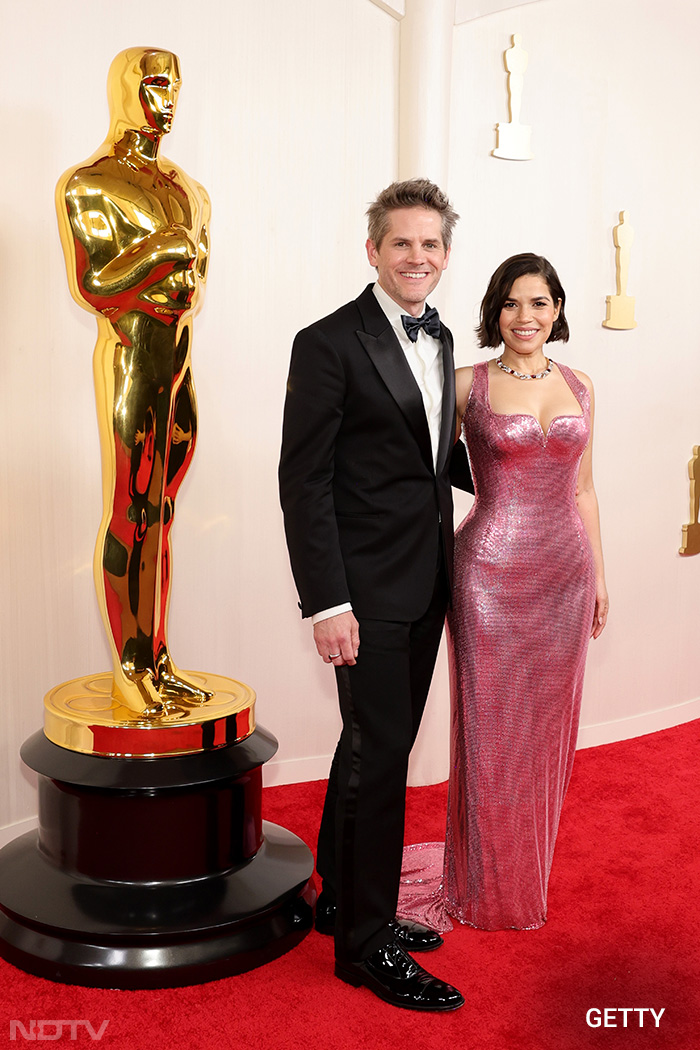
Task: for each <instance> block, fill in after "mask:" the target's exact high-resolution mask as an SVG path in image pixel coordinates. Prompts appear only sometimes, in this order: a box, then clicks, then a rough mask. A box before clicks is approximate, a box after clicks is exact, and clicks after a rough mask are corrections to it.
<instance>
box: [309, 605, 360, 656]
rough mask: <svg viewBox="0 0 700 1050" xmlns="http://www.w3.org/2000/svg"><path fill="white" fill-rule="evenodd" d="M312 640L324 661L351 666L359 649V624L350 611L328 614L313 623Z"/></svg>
mask: <svg viewBox="0 0 700 1050" xmlns="http://www.w3.org/2000/svg"><path fill="white" fill-rule="evenodd" d="M314 641H315V642H316V648H317V649H318V655H319V656H320V657H322V659H323V660H324V662H325V663H327V664H333V666H334V667H343V666H344V665H345V664H347V665H348V666H349V667H352V665H353V664H354V663H355V658H356V657H357V654H358V652H359V649H360V625H359V624H358V622H357V620H356V619H355V617H354V616H353V614H352V613H351V612H344V613H339V614H338V615H337V616H329V617H328V619H327V620H321V622H320V623H317V624H315V625H314Z"/></svg>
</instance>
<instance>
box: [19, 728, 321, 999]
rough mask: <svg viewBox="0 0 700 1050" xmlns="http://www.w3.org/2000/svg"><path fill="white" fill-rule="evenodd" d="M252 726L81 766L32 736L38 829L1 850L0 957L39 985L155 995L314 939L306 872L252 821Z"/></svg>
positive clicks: (261, 742) (307, 866)
mask: <svg viewBox="0 0 700 1050" xmlns="http://www.w3.org/2000/svg"><path fill="white" fill-rule="evenodd" d="M276 750H277V741H276V740H275V738H274V737H273V736H272V735H271V734H270V733H268V732H267V731H266V730H264V729H263V728H262V727H258V728H257V729H256V730H255V731H254V732H252V734H251V735H249V736H247V737H246V738H245V739H243V740H240V741H239V742H237V743H232V744H228V745H225V746H222V747H217V748H214V749H213V750H209V751H204V752H200V753H196V754H183V755H177V756H173V757H153V758H143V757H141V758H122V757H101V756H98V755H94V754H92V755H88V754H82V753H78V752H75V751H71V750H69V749H68V748H65V747H60V746H58V745H56V744H54V743H52V742H51V741H50V740H48V739H47V737H46V736H45V735H44V733H43V732H38V733H36V734H34V736H32V737H30V739H29V740H27V741H26V743H25V744H24V746H23V748H22V758H23V760H24V762H25V763H26V764H27V765H28V766H29V767H30V768H31V769H33V770H35V771H36V772H37V773H38V775H39V827H38V830H37V831H33V832H29V833H28V834H26V835H23V836H21V837H19V838H17V839H15V840H14V841H13V842H11V843H10V844H9V845H7V846H6V847H5V848H4V849H3V850H1V851H0V955H2V956H3V957H4V958H5V959H7V960H8V961H9V962H11V963H13V964H14V965H16V966H18V967H19V968H20V969H23V970H26V971H27V972H29V973H33V974H37V975H38V976H40V977H45V978H49V979H50V980H55V981H61V982H65V983H70V984H79V985H87V986H90V987H100V988H160V987H174V986H178V985H187V984H196V983H200V982H202V981H209V980H214V979H216V978H221V977H226V976H229V975H231V974H236V973H241V972H244V971H246V970H249V969H252V968H253V967H255V966H259V965H261V964H262V963H265V962H267V961H269V960H270V959H274V958H276V957H277V956H279V955H282V954H283V953H284V952H286V951H288V950H289V949H290V948H292V947H293V946H294V945H296V944H297V943H298V942H299V941H300V940H302V938H303V937H304V936H305V935H306V933H307V932H308V931H309V929H310V928H311V923H312V907H313V903H314V898H315V889H314V886H313V881H312V873H313V858H312V855H311V852H310V851H309V849H308V847H307V846H306V845H305V844H304V843H303V842H302V841H301V840H300V839H299V838H297V837H296V836H295V835H293V834H291V832H289V831H286V830H285V829H284V828H280V827H278V826H277V825H275V824H269V823H267V822H263V820H262V815H261V796H262V765H263V763H264V762H266V761H267V760H268V759H269V758H271V757H272V755H273V754H274V753H275V751H276Z"/></svg>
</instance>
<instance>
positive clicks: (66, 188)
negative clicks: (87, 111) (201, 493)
mask: <svg viewBox="0 0 700 1050" xmlns="http://www.w3.org/2000/svg"><path fill="white" fill-rule="evenodd" d="M180 83H181V81H180V67H179V62H178V58H177V56H176V55H174V54H171V53H170V52H168V51H162V50H159V49H156V48H130V49H128V50H126V51H122V52H121V53H120V54H119V55H117V56H116V58H115V59H114V61H113V62H112V65H111V67H110V70H109V76H108V95H109V104H110V114H111V122H110V128H109V134H108V136H107V139H106V140H105V142H104V143H103V144H102V145H101V146H100V147H99V149H98V150H97V152H96V153H95V154H93V156H92V157H90V159H89V160H87V161H86V162H85V163H83V164H81V165H79V166H78V167H74V168H71V169H70V170H69V171H67V172H66V173H65V174H64V175H63V177H62V178H61V179H60V180H59V183H58V186H57V188H56V206H57V212H58V222H59V231H60V235H61V242H62V245H63V250H64V254H65V258H66V265H67V269H68V281H69V284H70V290H71V293H72V295H73V298H74V299H75V301H76V302H77V303H78V305H79V306H81V307H83V308H85V309H86V310H89V311H90V312H91V313H93V314H94V315H95V316H96V319H97V343H96V346H95V352H94V359H93V363H94V378H95V390H96V399H97V414H98V421H99V430H100V444H101V450H102V489H103V516H102V523H101V525H100V529H99V533H98V538H97V545H96V550H95V562H94V575H95V585H96V589H97V598H98V602H99V606H100V611H101V614H102V619H103V622H104V625H105V628H106V631H107V635H108V638H109V642H110V647H111V650H112V657H113V675H112V676H111V678H110V677H109V676H104V675H101V676H93V677H92V678H89V679H81V680H79V681H77V682H73V683H67V684H66V685H65V686H59V687H58V688H57V689H56V690H52V692H51V694H49V697H47V704H46V706H47V712H48V715H47V725H46V731H47V734H48V735H49V736H50V738H51V739H53V740H54V741H55V742H56V743H60V744H63V745H64V746H68V747H71V746H73V747H75V748H76V749H78V750H95V751H98V752H100V753H114V752H113V751H112V750H111V747H112V745H111V744H108V743H106V741H105V740H104V739H103V741H102V745H100V744H99V742H97V741H96V739H95V733H94V731H93V728H94V727H93V725H92V724H93V722H94V718H95V715H96V714H99V715H100V717H101V718H104V719H106V721H107V723H108V725H109V726H110V727H111V726H119V727H122V728H123V727H125V726H128V727H129V728H131V729H135V728H140V729H145V730H146V731H148V732H147V736H146V737H145V738H144V743H143V746H146V747H147V748H149V749H150V750H148V751H147V752H141V751H140V750H139V749H138V748H137V751H136V753H162V751H161V747H160V746H157V742H156V735H157V734H155V733H154V732H153V730H154V729H156V728H158V729H166V728H173V727H178V728H179V729H180V730H182V728H183V727H184V726H186V725H187V726H190V727H192V726H201V725H202V724H204V723H208V722H210V721H211V720H212V719H213V720H220V719H221V718H222V717H223V718H224V722H225V723H226V720H227V719H229V717H230V715H231V712H232V711H233V712H234V714H236V715H238V721H239V722H240V721H241V718H240V709H241V705H242V706H243V707H244V708H245V709H246V710H248V712H249V715H250V717H249V718H248V722H249V726H248V731H252V728H253V725H252V700H251V696H252V692H251V691H250V690H249V689H248V687H243V686H241V684H240V683H235V682H232V681H231V680H230V679H222V678H220V677H218V676H212V675H204V674H192V673H189V674H184V673H183V672H181V671H180V670H178V668H177V667H176V666H175V663H174V662H173V659H172V657H171V655H170V650H169V647H168V639H167V624H168V606H169V600H170V586H171V573H172V557H171V544H170V532H171V529H172V525H173V516H174V511H175V499H176V496H177V492H178V490H179V488H180V485H181V484H182V480H183V478H184V476H185V474H186V472H187V469H188V467H189V465H190V462H191V459H192V455H193V453H194V447H195V441H196V433H197V408H196V401H195V393H194V385H193V381H192V365H191V351H192V328H193V317H194V315H195V313H196V312H197V310H198V309H199V307H200V306H201V302H202V296H203V292H204V283H205V279H206V273H207V257H208V248H209V242H208V233H207V225H208V222H209V216H210V203H209V198H208V196H207V194H206V192H205V190H204V189H203V187H202V186H200V185H199V183H197V182H195V181H194V180H193V179H191V178H190V177H189V176H188V175H186V174H185V173H184V172H183V171H182V170H181V169H180V168H178V167H177V166H176V165H175V164H173V163H172V161H170V160H166V159H165V158H164V157H163V156H162V155H161V153H160V146H161V140H162V138H163V136H164V135H166V134H167V133H168V132H169V131H170V128H171V125H172V121H173V116H174V113H175V106H176V103H177V97H178V93H179V91H180ZM241 691H242V692H241ZM87 723H89V724H90V726H91V730H90V731H91V732H92V738H88V739H87V741H86V739H85V733H84V729H85V725H86V724H87ZM76 726H77V727H78V730H79V731H76ZM211 730H212V727H211V726H208V727H207V731H206V733H204V734H203V735H204V736H207V738H209V737H210V736H211ZM229 730H230V726H226V725H224V728H223V730H222V732H223V736H225V737H226V739H227V740H228V741H229V742H230V739H229V737H230V733H229ZM97 735H98V736H101V737H102V738H104V737H105V731H104V727H103V729H102V732H101V733H98V734H97ZM108 735H110V734H108ZM141 735H142V736H143V734H141ZM161 736H163V738H164V740H169V743H167V744H166V743H164V744H163V745H161V746H162V747H164V748H165V749H166V752H168V753H170V748H171V747H174V748H175V751H176V752H178V751H180V750H182V749H183V748H181V747H180V746H178V745H177V744H176V743H175V742H174V738H173V734H172V733H170V734H168V733H161ZM131 737H134V738H136V734H134V733H132V734H131V735H130V738H129V739H131ZM111 738H112V737H111V735H110V739H111ZM186 739H187V748H190V747H192V746H194V747H197V746H201V745H197V744H196V742H195V744H194V745H193V740H195V741H196V738H195V737H193V735H192V733H189V734H186ZM105 745H106V746H107V751H106V752H105V751H104V746H105ZM187 748H185V749H187ZM154 749H155V750H154Z"/></svg>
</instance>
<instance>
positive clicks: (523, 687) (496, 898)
mask: <svg viewBox="0 0 700 1050" xmlns="http://www.w3.org/2000/svg"><path fill="white" fill-rule="evenodd" d="M558 367H559V368H560V370H561V373H562V375H563V376H564V378H565V379H566V381H567V383H568V384H569V386H570V387H571V389H572V390H573V393H574V394H575V396H576V399H577V400H578V402H579V404H580V405H581V414H580V415H562V416H557V417H555V419H554V420H553V421H552V423H551V425H550V427H549V430H548V432H547V434H545V433H544V432H543V430H542V428H541V426H540V424H539V422H538V421H537V420H536V419H535V418H534V417H533V416H529V415H519V414H518V415H497V414H495V413H494V412H493V411H492V410H491V407H490V404H489V393H488V364H487V362H482V363H481V364H478V365H476V366H475V368H474V382H473V385H472V391H471V394H470V397H469V402H468V405H467V410H466V412H465V416H464V419H463V421H462V433H463V436H464V438H465V440H466V442H467V446H468V448H469V455H470V460H471V464H472V471H473V474H474V481H475V488H476V499H475V502H474V506H473V508H472V510H471V512H470V513H469V515H468V516H467V518H465V520H464V521H463V522H462V524H461V525H460V526H459V528H458V529H457V532H456V534H455V581H454V598H453V609H452V611H451V613H450V614H449V615H448V652H449V658H450V676H451V688H452V716H451V761H450V784H449V799H448V814H447V830H446V843H445V850H444V872H443V873H440V872H439V864H440V861H441V860H442V853H441V851H440V849H439V845H437V846H436V844H435V843H424V844H421V845H419V846H413V847H407V850H406V851H405V854H404V870H403V872H402V885H401V895H400V901H399V909H398V914H400V915H403V916H406V917H411V918H417V919H422V920H423V921H425V922H430V921H432V923H433V926H434V928H440V929H442V930H444V929H447V928H449V927H450V925H451V924H450V922H449V918H448V917H447V916H448V915H451V916H453V917H455V918H457V919H458V920H460V921H461V922H464V923H468V924H470V925H472V926H476V927H479V928H480V929H484V930H501V929H508V928H515V929H536V928H537V927H538V926H541V925H542V924H543V923H544V922H545V920H546V914H547V885H548V882H549V874H550V870H551V866H552V856H553V853H554V845H555V841H556V835H557V830H558V827H559V817H560V813H561V808H562V803H563V801H564V795H565V793H566V789H567V787H568V783H569V778H570V776H571V769H572V765H573V759H574V750H575V747H576V736H577V731H578V721H579V710H580V704H581V692H582V688H583V673H584V665H585V660H586V651H587V648H588V640H589V636H590V631H591V626H592V622H593V612H594V606H595V574H594V566H593V556H592V552H591V547H590V543H589V541H588V537H587V534H586V531H585V528H584V525H583V522H582V521H581V518H580V516H579V513H578V510H577V508H576V503H575V492H576V481H577V476H578V467H579V463H580V459H581V456H582V454H583V451H584V449H585V447H586V445H587V443H588V438H589V434H590V397H589V394H588V390H587V389H586V387H585V386H584V385H583V384H582V383H581V382H580V381H579V380H578V379H577V378H576V376H575V375H574V373H573V372H572V371H571V370H570V369H569V368H566V367H565V366H563V365H560V366H558ZM440 874H442V878H440ZM446 913H447V914H446Z"/></svg>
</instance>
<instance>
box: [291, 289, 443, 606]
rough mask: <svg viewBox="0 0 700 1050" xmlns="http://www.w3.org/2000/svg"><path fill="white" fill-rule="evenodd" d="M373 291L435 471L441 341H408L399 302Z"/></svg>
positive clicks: (424, 336)
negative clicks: (414, 388)
mask: <svg viewBox="0 0 700 1050" xmlns="http://www.w3.org/2000/svg"><path fill="white" fill-rule="evenodd" d="M373 291H374V294H375V296H376V299H377V302H378V303H379V305H380V306H381V308H382V310H383V312H384V313H385V314H386V316H387V319H388V320H389V321H390V322H391V326H392V328H393V329H394V332H395V334H396V338H397V339H398V341H399V343H400V345H401V349H402V350H403V352H404V354H405V356H406V360H407V362H408V365H409V367H410V369H411V372H412V373H413V376H414V378H415V380H416V383H417V384H418V389H419V390H420V392H421V397H422V398H423V407H424V408H425V415H426V419H427V420H428V427H429V429H430V444H431V446H432V450H433V468H434V469H435V470H437V457H438V446H439V443H440V425H441V423H442V388H443V384H444V382H445V375H444V372H443V367H442V343H441V342H440V340H439V339H435V338H434V337H433V336H432V335H428V333H427V332H426V331H425V330H424V329H422V328H421V329H419V331H418V338H417V340H416V341H415V343H413V342H411V340H410V339H409V338H408V335H407V334H406V329H405V328H404V326H403V322H402V320H401V315H402V314H404V313H405V312H406V311H405V310H402V309H401V307H400V306H399V304H398V303H397V302H396V301H395V300H394V299H392V298H391V296H390V295H389V294H388V293H387V292H385V291H384V289H383V288H382V287H381V285H380V284H379V282H377V283H376V284H375V285H374V288H373ZM351 610H352V605H351V603H350V602H343V604H342V605H334V606H333V608H332V609H323V610H322V611H321V612H317V613H314V614H313V616H312V617H311V623H312V624H317V623H320V622H321V621H322V620H328V619H330V617H331V616H338V615H339V614H340V613H344V612H350V611H351Z"/></svg>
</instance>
